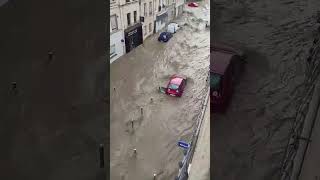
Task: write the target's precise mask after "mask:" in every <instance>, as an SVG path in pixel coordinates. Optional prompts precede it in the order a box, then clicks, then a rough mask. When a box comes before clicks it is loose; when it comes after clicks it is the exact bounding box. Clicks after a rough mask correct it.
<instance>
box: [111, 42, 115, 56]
mask: <svg viewBox="0 0 320 180" xmlns="http://www.w3.org/2000/svg"><path fill="white" fill-rule="evenodd" d="M115 55H116V45H115V44H113V45H111V46H110V57H113V56H115Z"/></svg>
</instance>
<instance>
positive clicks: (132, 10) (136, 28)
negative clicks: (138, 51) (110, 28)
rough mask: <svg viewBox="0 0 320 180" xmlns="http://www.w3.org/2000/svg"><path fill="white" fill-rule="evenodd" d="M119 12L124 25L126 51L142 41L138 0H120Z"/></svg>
mask: <svg viewBox="0 0 320 180" xmlns="http://www.w3.org/2000/svg"><path fill="white" fill-rule="evenodd" d="M120 12H121V17H122V18H121V19H122V23H123V27H124V38H125V47H126V48H125V49H126V53H128V52H130V51H131V50H133V49H134V48H136V47H137V46H139V45H140V44H142V43H143V35H142V24H141V23H140V6H139V0H120Z"/></svg>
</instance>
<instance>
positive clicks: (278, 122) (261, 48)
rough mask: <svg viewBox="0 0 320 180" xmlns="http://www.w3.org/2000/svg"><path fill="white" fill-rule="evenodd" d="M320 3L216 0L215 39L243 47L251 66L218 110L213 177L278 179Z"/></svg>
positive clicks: (215, 126)
mask: <svg viewBox="0 0 320 180" xmlns="http://www.w3.org/2000/svg"><path fill="white" fill-rule="evenodd" d="M319 5H320V2H319V1H316V0H306V1H285V0H283V1H278V0H272V1H256V0H251V1H249V0H245V1H241V3H235V2H234V1H228V0H217V1H215V4H214V6H215V9H214V10H213V12H214V16H215V19H214V25H215V26H214V32H213V33H214V39H215V40H218V41H224V42H227V43H229V44H236V45H238V46H240V47H243V48H244V49H245V50H246V51H247V53H248V64H247V67H246V71H245V72H244V74H243V77H241V81H240V82H239V85H238V86H237V87H236V89H235V94H234V96H233V100H232V103H231V106H230V107H229V110H228V112H227V113H226V114H224V115H219V114H215V115H214V117H215V118H214V127H213V138H214V145H213V146H214V147H215V148H214V149H213V150H214V166H213V167H212V168H213V169H214V175H213V178H214V179H221V180H222V179H223V180H247V179H256V180H259V179H268V180H269V179H278V178H279V172H280V167H281V161H282V157H283V153H284V150H285V147H286V145H287V141H288V135H289V131H290V125H291V123H292V122H293V121H294V119H295V112H296V108H297V105H298V104H299V100H300V97H302V95H303V93H304V92H303V91H304V87H303V86H302V83H303V81H304V78H305V67H306V59H307V53H308V48H310V47H311V45H312V41H313V36H314V32H315V29H316V26H315V19H314V17H313V15H315V12H316V11H317V10H319V9H317V7H319Z"/></svg>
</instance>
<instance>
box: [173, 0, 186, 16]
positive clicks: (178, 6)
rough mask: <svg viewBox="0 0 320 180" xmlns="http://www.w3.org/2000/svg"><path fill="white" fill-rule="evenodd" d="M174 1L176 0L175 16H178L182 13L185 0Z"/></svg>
mask: <svg viewBox="0 0 320 180" xmlns="http://www.w3.org/2000/svg"><path fill="white" fill-rule="evenodd" d="M175 1H176V4H175V9H176V10H175V12H176V17H179V16H180V15H181V14H182V13H183V8H184V3H185V0H175Z"/></svg>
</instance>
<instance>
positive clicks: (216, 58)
mask: <svg viewBox="0 0 320 180" xmlns="http://www.w3.org/2000/svg"><path fill="white" fill-rule="evenodd" d="M232 56H233V54H228V53H224V52H219V51H213V52H212V53H211V55H210V72H213V73H217V74H221V75H223V74H224V72H225V71H226V69H227V67H228V66H229V64H230V62H231V59H232Z"/></svg>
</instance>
